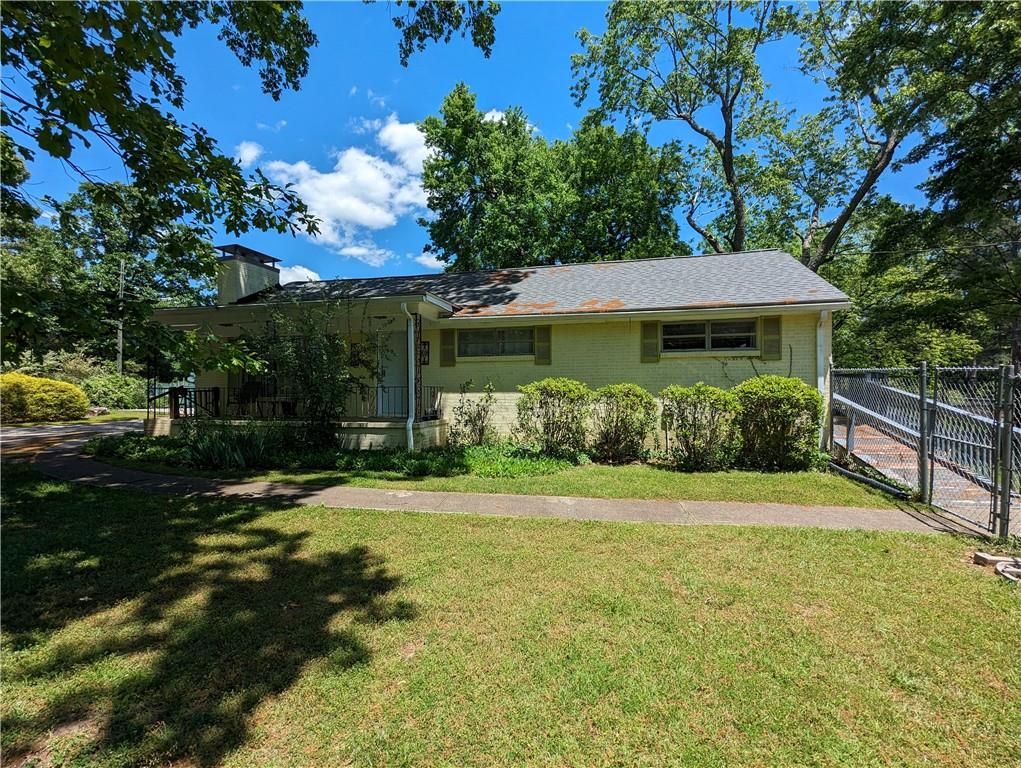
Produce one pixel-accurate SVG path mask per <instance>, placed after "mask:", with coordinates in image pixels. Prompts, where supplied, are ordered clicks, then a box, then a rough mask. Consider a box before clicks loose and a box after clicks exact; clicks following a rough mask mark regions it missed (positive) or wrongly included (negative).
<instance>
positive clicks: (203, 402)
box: [145, 387, 221, 419]
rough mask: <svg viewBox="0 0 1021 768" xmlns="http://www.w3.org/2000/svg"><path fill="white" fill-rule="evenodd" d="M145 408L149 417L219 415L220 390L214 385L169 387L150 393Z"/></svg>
mask: <svg viewBox="0 0 1021 768" xmlns="http://www.w3.org/2000/svg"><path fill="white" fill-rule="evenodd" d="M145 410H146V416H147V417H148V418H150V419H152V418H155V417H157V416H169V417H170V418H174V419H184V418H191V417H195V416H214V417H215V416H220V415H221V413H220V410H221V409H220V390H219V389H218V388H216V387H207V388H204V389H191V388H189V387H169V388H167V389H164V390H158V391H155V392H153V393H151V394H150V395H149V397H148V398H147V399H146V409H145Z"/></svg>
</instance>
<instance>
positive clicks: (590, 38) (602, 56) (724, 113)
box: [573, 0, 796, 252]
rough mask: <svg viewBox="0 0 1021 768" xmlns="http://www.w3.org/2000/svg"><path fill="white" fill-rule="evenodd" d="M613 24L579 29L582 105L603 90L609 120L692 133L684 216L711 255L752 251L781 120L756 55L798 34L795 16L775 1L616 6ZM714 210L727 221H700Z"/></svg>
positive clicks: (609, 19)
mask: <svg viewBox="0 0 1021 768" xmlns="http://www.w3.org/2000/svg"><path fill="white" fill-rule="evenodd" d="M606 23H607V29H606V32H605V33H604V34H603V35H601V36H596V35H593V34H592V33H590V32H588V31H587V30H584V29H583V30H581V31H580V32H579V33H578V36H579V39H580V41H581V44H582V47H583V49H584V51H583V52H582V53H580V54H576V55H575V56H574V57H573V68H574V71H575V75H576V82H575V85H574V89H573V92H574V95H575V99H576V101H577V103H578V104H579V105H581V104H582V103H583V102H584V101H585V100H586V98H587V97H588V95H589V93H590V91H592V90H595V92H596V94H597V96H598V102H599V103H598V106H597V110H598V111H599V113H600V114H601V115H605V116H613V115H622V116H623V117H625V118H626V119H627V120H629V121H634V120H640V121H644V122H645V123H646V124H649V123H651V122H654V121H677V122H680V123H682V124H683V125H685V126H686V127H687V128H688V129H690V131H691V132H692V133H693V135H694V136H696V137H697V139H698V141H697V142H693V143H692V145H691V148H690V151H691V155H692V159H693V168H694V170H695V171H696V172H695V173H694V175H693V179H692V184H691V186H690V188H689V189H688V190H687V201H686V203H687V205H686V211H685V218H686V220H687V222H688V224H689V225H690V226H691V228H692V229H694V230H695V231H696V232H698V234H699V235H701V236H702V238H703V239H704V240H705V242H706V243H707V244H708V246H709V247H710V248H712V249H713V250H715V251H718V252H720V251H741V250H744V249H745V247H746V244H747V243H746V241H747V232H748V218H749V211H748V207H749V200H748V197H749V187H750V185H751V184H752V183H753V180H754V179H755V177H756V174H757V173H758V171H759V168H758V163H757V161H756V158H755V153H754V147H755V144H756V142H758V141H761V140H763V137H764V136H765V135H766V134H767V133H768V132H769V131H770V130H772V129H773V123H774V122H775V121H776V120H777V119H778V109H777V106H776V104H775V103H774V102H772V101H770V100H769V99H767V98H766V84H765V82H764V80H763V78H762V72H761V70H760V68H759V64H758V60H757V56H758V53H759V51H760V49H762V48H763V47H764V46H766V45H768V44H770V43H773V42H776V41H777V40H780V39H782V38H783V37H784V36H786V35H787V34H789V33H790V32H791V31H792V29H793V28H794V26H795V23H796V16H795V14H794V12H793V11H791V10H790V9H789V8H787V7H783V6H781V5H780V4H779V2H777V1H776V0H768V1H767V2H762V3H750V2H744V3H733V2H685V3H677V2H663V1H662V0H657V1H654V2H643V3H629V2H615V3H613V5H611V7H610V10H609V11H608V12H607V15H606ZM707 208H708V209H712V210H719V209H721V208H725V209H726V210H727V215H726V216H724V217H717V219H716V220H715V221H714V222H712V223H709V224H707V223H706V222H705V220H704V219H703V218H701V217H700V215H699V214H700V213H701V212H703V211H705V209H707Z"/></svg>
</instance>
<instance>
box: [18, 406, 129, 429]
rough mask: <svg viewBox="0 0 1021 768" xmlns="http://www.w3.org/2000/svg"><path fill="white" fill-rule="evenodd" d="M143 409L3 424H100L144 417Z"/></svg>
mask: <svg viewBox="0 0 1021 768" xmlns="http://www.w3.org/2000/svg"><path fill="white" fill-rule="evenodd" d="M144 418H145V409H144V408H143V409H141V410H125V409H119V410H112V411H110V412H109V413H107V414H104V415H102V416H90V417H89V418H87V419H75V420H74V421H26V422H20V423H17V424H13V423H12V424H4V426H5V427H42V426H47V425H50V424H101V423H103V422H104V421H124V420H125V419H144Z"/></svg>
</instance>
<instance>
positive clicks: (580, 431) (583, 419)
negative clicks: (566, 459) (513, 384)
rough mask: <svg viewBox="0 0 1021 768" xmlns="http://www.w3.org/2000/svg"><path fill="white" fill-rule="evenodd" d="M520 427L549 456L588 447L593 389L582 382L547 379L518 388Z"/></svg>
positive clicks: (565, 453) (530, 440) (576, 451)
mask: <svg viewBox="0 0 1021 768" xmlns="http://www.w3.org/2000/svg"><path fill="white" fill-rule="evenodd" d="M518 391H519V392H521V397H520V398H518V422H517V430H518V432H519V433H520V434H521V436H522V438H523V439H524V440H525V442H527V443H528V444H529V445H531V446H534V447H535V448H537V449H538V450H539V451H541V452H542V453H544V454H546V455H547V456H571V455H577V454H579V453H581V452H582V451H584V450H585V440H586V436H587V432H588V420H589V405H590V404H591V402H592V390H590V389H589V388H588V387H586V386H585V385H584V384H582V383H581V382H580V381H575V380H574V379H565V378H548V379H543V380H542V381H535V382H532V383H531V384H524V385H522V386H519V387H518Z"/></svg>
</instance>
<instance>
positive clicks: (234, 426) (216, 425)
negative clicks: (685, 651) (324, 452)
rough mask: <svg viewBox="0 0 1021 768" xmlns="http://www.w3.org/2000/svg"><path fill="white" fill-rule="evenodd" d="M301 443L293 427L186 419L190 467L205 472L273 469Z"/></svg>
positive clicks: (184, 433)
mask: <svg viewBox="0 0 1021 768" xmlns="http://www.w3.org/2000/svg"><path fill="white" fill-rule="evenodd" d="M297 440H298V435H297V433H296V431H295V428H294V427H292V426H291V425H283V424H274V423H272V422H268V423H267V422H258V421H246V422H225V421H216V420H212V419H185V420H184V422H183V428H182V430H181V442H182V443H183V444H184V446H185V448H186V451H187V456H188V463H189V464H190V465H191V466H193V467H199V468H202V469H247V468H253V467H254V468H260V467H261V468H265V467H272V466H274V465H275V463H276V462H277V461H279V457H280V455H281V453H283V452H284V451H285V450H286V449H287V448H289V447H293V446H294V444H295V443H296V442H297Z"/></svg>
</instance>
